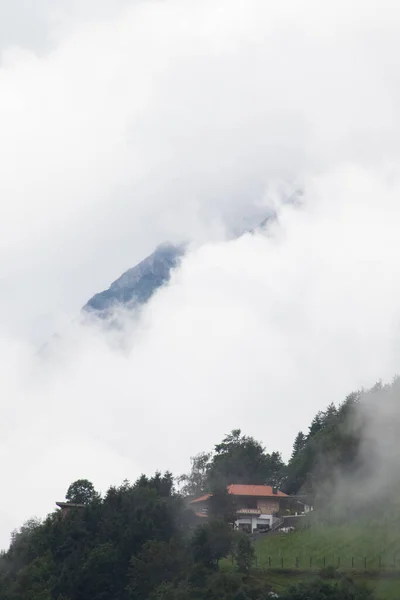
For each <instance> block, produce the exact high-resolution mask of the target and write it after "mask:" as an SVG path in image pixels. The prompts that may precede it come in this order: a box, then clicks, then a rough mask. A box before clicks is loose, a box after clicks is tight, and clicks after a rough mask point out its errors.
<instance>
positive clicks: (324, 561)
mask: <svg viewBox="0 0 400 600" xmlns="http://www.w3.org/2000/svg"><path fill="white" fill-rule="evenodd" d="M325 566H326V559H325V556H324V567H325Z"/></svg>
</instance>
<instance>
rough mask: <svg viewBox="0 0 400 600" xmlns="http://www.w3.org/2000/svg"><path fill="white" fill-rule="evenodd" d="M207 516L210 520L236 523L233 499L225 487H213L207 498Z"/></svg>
mask: <svg viewBox="0 0 400 600" xmlns="http://www.w3.org/2000/svg"><path fill="white" fill-rule="evenodd" d="M208 502H209V515H210V517H211V518H212V519H215V520H217V519H218V520H220V521H223V522H224V523H229V524H231V525H232V524H233V523H234V522H235V521H236V505H235V498H234V496H233V495H232V494H230V493H229V492H228V490H227V488H226V486H221V485H220V486H215V487H214V488H213V489H212V491H211V497H210V498H209V501H208Z"/></svg>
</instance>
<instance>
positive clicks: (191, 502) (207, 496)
mask: <svg viewBox="0 0 400 600" xmlns="http://www.w3.org/2000/svg"><path fill="white" fill-rule="evenodd" d="M211 496H212V494H204V496H200V498H195V499H194V500H191V501H190V504H193V503H194V502H204V501H205V500H208V499H209V498H211Z"/></svg>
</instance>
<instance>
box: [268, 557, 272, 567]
mask: <svg viewBox="0 0 400 600" xmlns="http://www.w3.org/2000/svg"><path fill="white" fill-rule="evenodd" d="M268 566H269V567H270V568H271V557H270V556H268Z"/></svg>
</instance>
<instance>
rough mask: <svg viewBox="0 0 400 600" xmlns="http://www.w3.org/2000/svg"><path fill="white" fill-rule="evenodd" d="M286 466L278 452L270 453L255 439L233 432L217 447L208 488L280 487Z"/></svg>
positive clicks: (209, 474)
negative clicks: (257, 485)
mask: <svg viewBox="0 0 400 600" xmlns="http://www.w3.org/2000/svg"><path fill="white" fill-rule="evenodd" d="M283 467H284V463H283V461H282V458H281V455H280V454H279V452H273V453H272V454H267V453H266V452H265V448H264V447H263V446H262V445H261V443H260V442H257V441H256V440H255V439H254V438H252V437H248V436H245V435H242V433H241V430H240V429H233V430H232V431H231V433H229V434H228V435H227V436H225V438H224V439H223V440H222V442H221V443H220V444H217V445H216V446H215V451H214V455H213V458H212V461H211V463H210V466H209V469H208V476H207V480H208V486H209V488H211V487H213V486H215V485H229V484H231V483H245V484H260V485H263V484H266V483H268V484H270V485H276V484H278V485H279V482H280V480H281V477H282V469H283Z"/></svg>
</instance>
